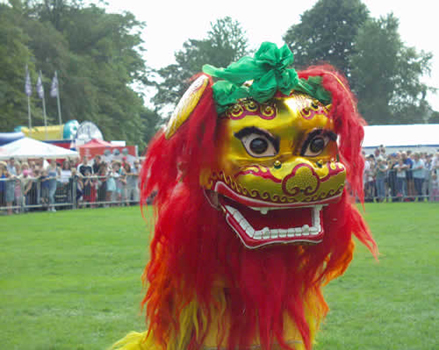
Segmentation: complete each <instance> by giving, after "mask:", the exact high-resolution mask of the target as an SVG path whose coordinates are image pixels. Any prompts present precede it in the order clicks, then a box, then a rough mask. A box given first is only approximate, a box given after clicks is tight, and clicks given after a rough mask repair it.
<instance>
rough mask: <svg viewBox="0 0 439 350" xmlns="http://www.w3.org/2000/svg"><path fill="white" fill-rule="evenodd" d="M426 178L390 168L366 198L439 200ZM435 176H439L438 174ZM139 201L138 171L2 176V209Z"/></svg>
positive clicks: (369, 185) (367, 188)
mask: <svg viewBox="0 0 439 350" xmlns="http://www.w3.org/2000/svg"><path fill="white" fill-rule="evenodd" d="M424 174H427V175H428V176H424V177H423V178H417V177H414V176H413V174H412V173H411V171H406V172H405V173H404V174H403V176H402V175H401V172H397V171H395V170H390V171H388V172H387V174H386V176H385V177H383V178H380V177H374V178H373V180H372V181H367V180H368V179H367V178H366V179H365V181H364V198H365V201H366V202H384V201H388V202H401V201H402V202H403V201H415V200H417V201H435V202H437V201H439V186H438V182H437V179H434V178H432V173H427V172H426V173H424ZM433 177H436V175H434V176H433ZM138 203H139V187H138V177H137V175H127V176H126V183H123V182H122V181H121V180H120V178H113V177H112V176H90V177H82V176H81V177H78V176H73V177H70V178H68V179H63V181H60V179H53V178H52V179H50V178H48V179H45V180H42V179H40V178H37V179H34V178H31V177H28V178H13V179H8V178H3V179H0V213H2V212H3V213H5V212H7V213H8V214H11V213H12V212H14V213H23V212H29V211H37V210H40V211H41V210H48V211H56V210H59V209H76V208H84V207H90V208H95V207H109V206H121V205H123V206H128V205H135V204H138Z"/></svg>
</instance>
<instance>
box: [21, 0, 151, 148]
mask: <svg viewBox="0 0 439 350" xmlns="http://www.w3.org/2000/svg"><path fill="white" fill-rule="evenodd" d="M26 15H27V16H25V18H24V20H23V21H22V27H23V28H24V29H25V31H26V32H27V34H28V36H29V37H30V41H29V47H30V48H31V50H32V52H33V53H34V55H35V58H36V66H37V67H38V68H39V69H41V70H42V71H43V75H45V76H46V77H47V78H46V83H47V85H48V84H49V83H50V79H51V77H52V76H53V73H54V71H55V70H57V71H58V77H59V82H60V93H61V99H62V112H63V120H64V121H66V120H69V119H77V120H78V121H80V122H81V121H84V120H90V121H92V122H95V123H96V124H97V125H98V126H99V127H100V128H101V130H102V131H103V134H104V136H105V138H107V139H124V140H127V141H128V142H130V143H137V144H139V145H144V144H145V143H146V142H147V141H148V140H147V139H145V135H146V134H147V131H146V130H145V125H144V124H143V121H142V118H143V119H144V116H145V115H150V116H152V114H151V113H149V110H148V109H146V107H145V106H144V101H143V96H141V95H140V94H139V93H137V92H135V91H134V90H133V86H134V85H135V84H140V85H142V84H144V83H145V82H146V81H147V79H146V74H147V69H146V66H145V61H144V59H143V58H142V52H143V49H142V40H141V38H140V33H141V31H142V30H143V29H144V26H145V25H144V23H141V22H138V21H137V20H136V19H135V17H134V16H133V15H132V14H131V13H129V12H126V13H123V14H112V13H107V12H106V11H105V9H103V8H100V7H97V6H95V5H89V6H84V5H83V3H82V2H81V1H75V0H72V1H68V0H44V1H43V2H38V1H35V2H31V3H30V5H29V7H28V8H27V11H26ZM46 90H48V89H46ZM46 101H47V111H48V118H49V120H51V119H52V120H53V121H55V120H57V115H56V111H57V109H56V100H55V99H51V98H48V99H47V100H46Z"/></svg>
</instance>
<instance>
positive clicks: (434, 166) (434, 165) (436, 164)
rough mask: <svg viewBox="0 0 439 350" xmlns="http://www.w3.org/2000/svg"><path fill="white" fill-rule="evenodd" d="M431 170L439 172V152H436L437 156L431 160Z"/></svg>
mask: <svg viewBox="0 0 439 350" xmlns="http://www.w3.org/2000/svg"><path fill="white" fill-rule="evenodd" d="M431 172H432V173H434V174H438V173H439V152H436V154H435V156H434V157H433V159H432V161H431ZM438 175H439V174H438Z"/></svg>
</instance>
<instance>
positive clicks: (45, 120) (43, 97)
mask: <svg viewBox="0 0 439 350" xmlns="http://www.w3.org/2000/svg"><path fill="white" fill-rule="evenodd" d="M40 84H41V91H42V94H41V96H40V97H41V99H42V100H43V118H44V133H45V137H46V140H47V116H46V101H45V100H46V99H45V96H44V88H43V78H42V74H41V70H40Z"/></svg>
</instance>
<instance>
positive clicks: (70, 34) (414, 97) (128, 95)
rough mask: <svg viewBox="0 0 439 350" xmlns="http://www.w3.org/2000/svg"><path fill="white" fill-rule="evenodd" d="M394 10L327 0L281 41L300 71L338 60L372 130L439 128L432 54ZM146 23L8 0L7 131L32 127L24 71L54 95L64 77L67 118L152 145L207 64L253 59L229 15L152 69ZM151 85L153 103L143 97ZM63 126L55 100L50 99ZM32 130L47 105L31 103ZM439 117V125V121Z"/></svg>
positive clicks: (3, 48) (3, 13)
mask: <svg viewBox="0 0 439 350" xmlns="http://www.w3.org/2000/svg"><path fill="white" fill-rule="evenodd" d="M398 25H399V24H398V19H397V18H396V17H395V16H394V15H393V14H388V15H387V16H385V17H381V18H373V17H371V16H370V14H369V11H368V9H367V7H366V6H365V5H364V4H363V3H362V2H361V1H360V0H319V1H317V2H316V4H315V5H314V6H313V7H312V8H311V9H309V10H307V11H305V12H304V13H303V14H302V16H301V20H300V22H299V23H297V24H293V25H291V27H290V28H289V29H288V30H287V32H286V33H284V35H283V40H284V41H285V43H286V44H287V45H288V46H289V47H290V48H291V50H292V52H293V53H294V56H295V63H294V66H295V68H296V69H300V68H304V67H306V66H309V65H312V64H320V63H330V64H332V65H334V66H335V67H336V68H337V69H339V70H340V71H341V72H343V73H344V74H345V75H346V76H347V78H348V80H349V83H350V85H351V88H352V90H353V91H354V93H355V94H356V96H357V99H358V103H359V109H360V112H361V113H362V115H363V116H364V118H365V119H366V120H367V121H368V123H369V124H405V123H425V122H438V121H439V118H438V115H439V113H438V112H435V111H433V110H432V108H431V107H430V105H429V104H428V102H427V101H426V95H427V92H429V91H433V90H434V89H433V88H431V87H428V86H427V85H425V84H424V83H422V81H421V78H422V77H423V76H424V75H426V74H428V73H429V71H430V66H431V59H432V55H431V54H430V53H426V52H422V51H418V50H416V49H415V48H413V47H408V46H406V45H405V44H404V42H403V41H402V40H401V37H400V35H399V32H398ZM145 28H146V24H145V23H142V22H139V21H138V20H137V19H136V18H135V16H134V15H133V14H131V13H129V12H125V13H123V14H114V13H108V12H106V10H105V8H104V7H100V6H98V5H93V4H91V5H85V4H84V3H83V2H82V1H80V0H27V1H25V0H9V2H8V3H2V4H0V67H2V69H1V70H0V116H1V119H0V131H11V130H12V129H13V127H14V126H17V125H27V104H26V102H25V101H26V96H25V93H24V67H25V66H26V65H28V66H29V71H30V73H31V76H32V81H33V82H36V77H37V72H38V71H39V70H41V71H42V72H43V77H44V78H43V82H44V84H45V87H46V90H47V89H48V87H49V86H50V79H51V77H52V75H53V72H54V71H58V75H59V81H60V93H61V96H62V112H63V119H64V121H66V120H69V119H77V120H79V121H83V120H90V121H93V122H95V123H96V124H97V125H98V126H99V127H100V128H101V130H102V131H103V133H104V136H105V138H106V139H125V140H127V141H128V142H129V143H135V144H138V145H140V146H141V147H142V146H145V145H146V144H147V143H148V141H149V140H150V138H151V137H152V135H153V134H154V133H155V131H156V130H157V127H158V126H159V125H161V124H163V122H164V119H166V117H167V116H168V115H167V114H168V113H169V110H171V109H172V107H173V106H175V104H176V103H177V102H178V100H179V98H180V97H181V96H182V95H183V93H184V91H185V90H186V89H187V87H188V85H189V84H190V78H191V77H192V76H193V75H194V74H197V73H198V72H200V71H201V67H202V65H203V64H206V63H208V64H212V65H214V66H217V67H226V66H227V65H228V64H229V63H230V62H232V61H236V60H237V59H239V58H240V57H242V56H244V55H248V54H252V52H251V50H249V41H248V38H247V35H246V32H245V30H244V29H243V28H242V26H241V25H240V23H239V22H237V21H235V20H233V19H232V18H230V17H225V18H221V19H218V20H217V21H215V22H214V23H212V24H211V28H210V30H209V31H208V32H207V33H206V35H205V38H204V39H201V40H196V39H188V40H187V41H186V42H185V43H184V44H183V47H182V48H181V49H180V50H178V51H177V52H176V53H175V63H173V64H171V65H168V66H165V67H162V68H160V69H158V70H152V69H150V68H148V66H147V57H148V52H147V51H145V48H144V45H143V42H142V39H141V33H142V31H143V30H147V29H145ZM146 86H149V87H151V86H153V87H154V90H155V95H154V96H153V98H152V103H153V105H154V107H153V108H152V109H150V108H147V107H145V103H144V96H143V95H142V94H141V93H140V92H139V91H142V90H143V88H144V87H146ZM46 103H47V111H48V120H49V122H51V123H56V118H57V114H56V101H55V100H54V99H50V98H49V99H47V100H46ZM31 105H32V111H33V112H32V114H33V118H34V120H35V122H34V125H36V124H38V122H40V124H39V125H42V112H41V100H40V99H39V98H38V96H37V95H36V94H34V95H33V96H32V98H31ZM436 119H438V120H436Z"/></svg>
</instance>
